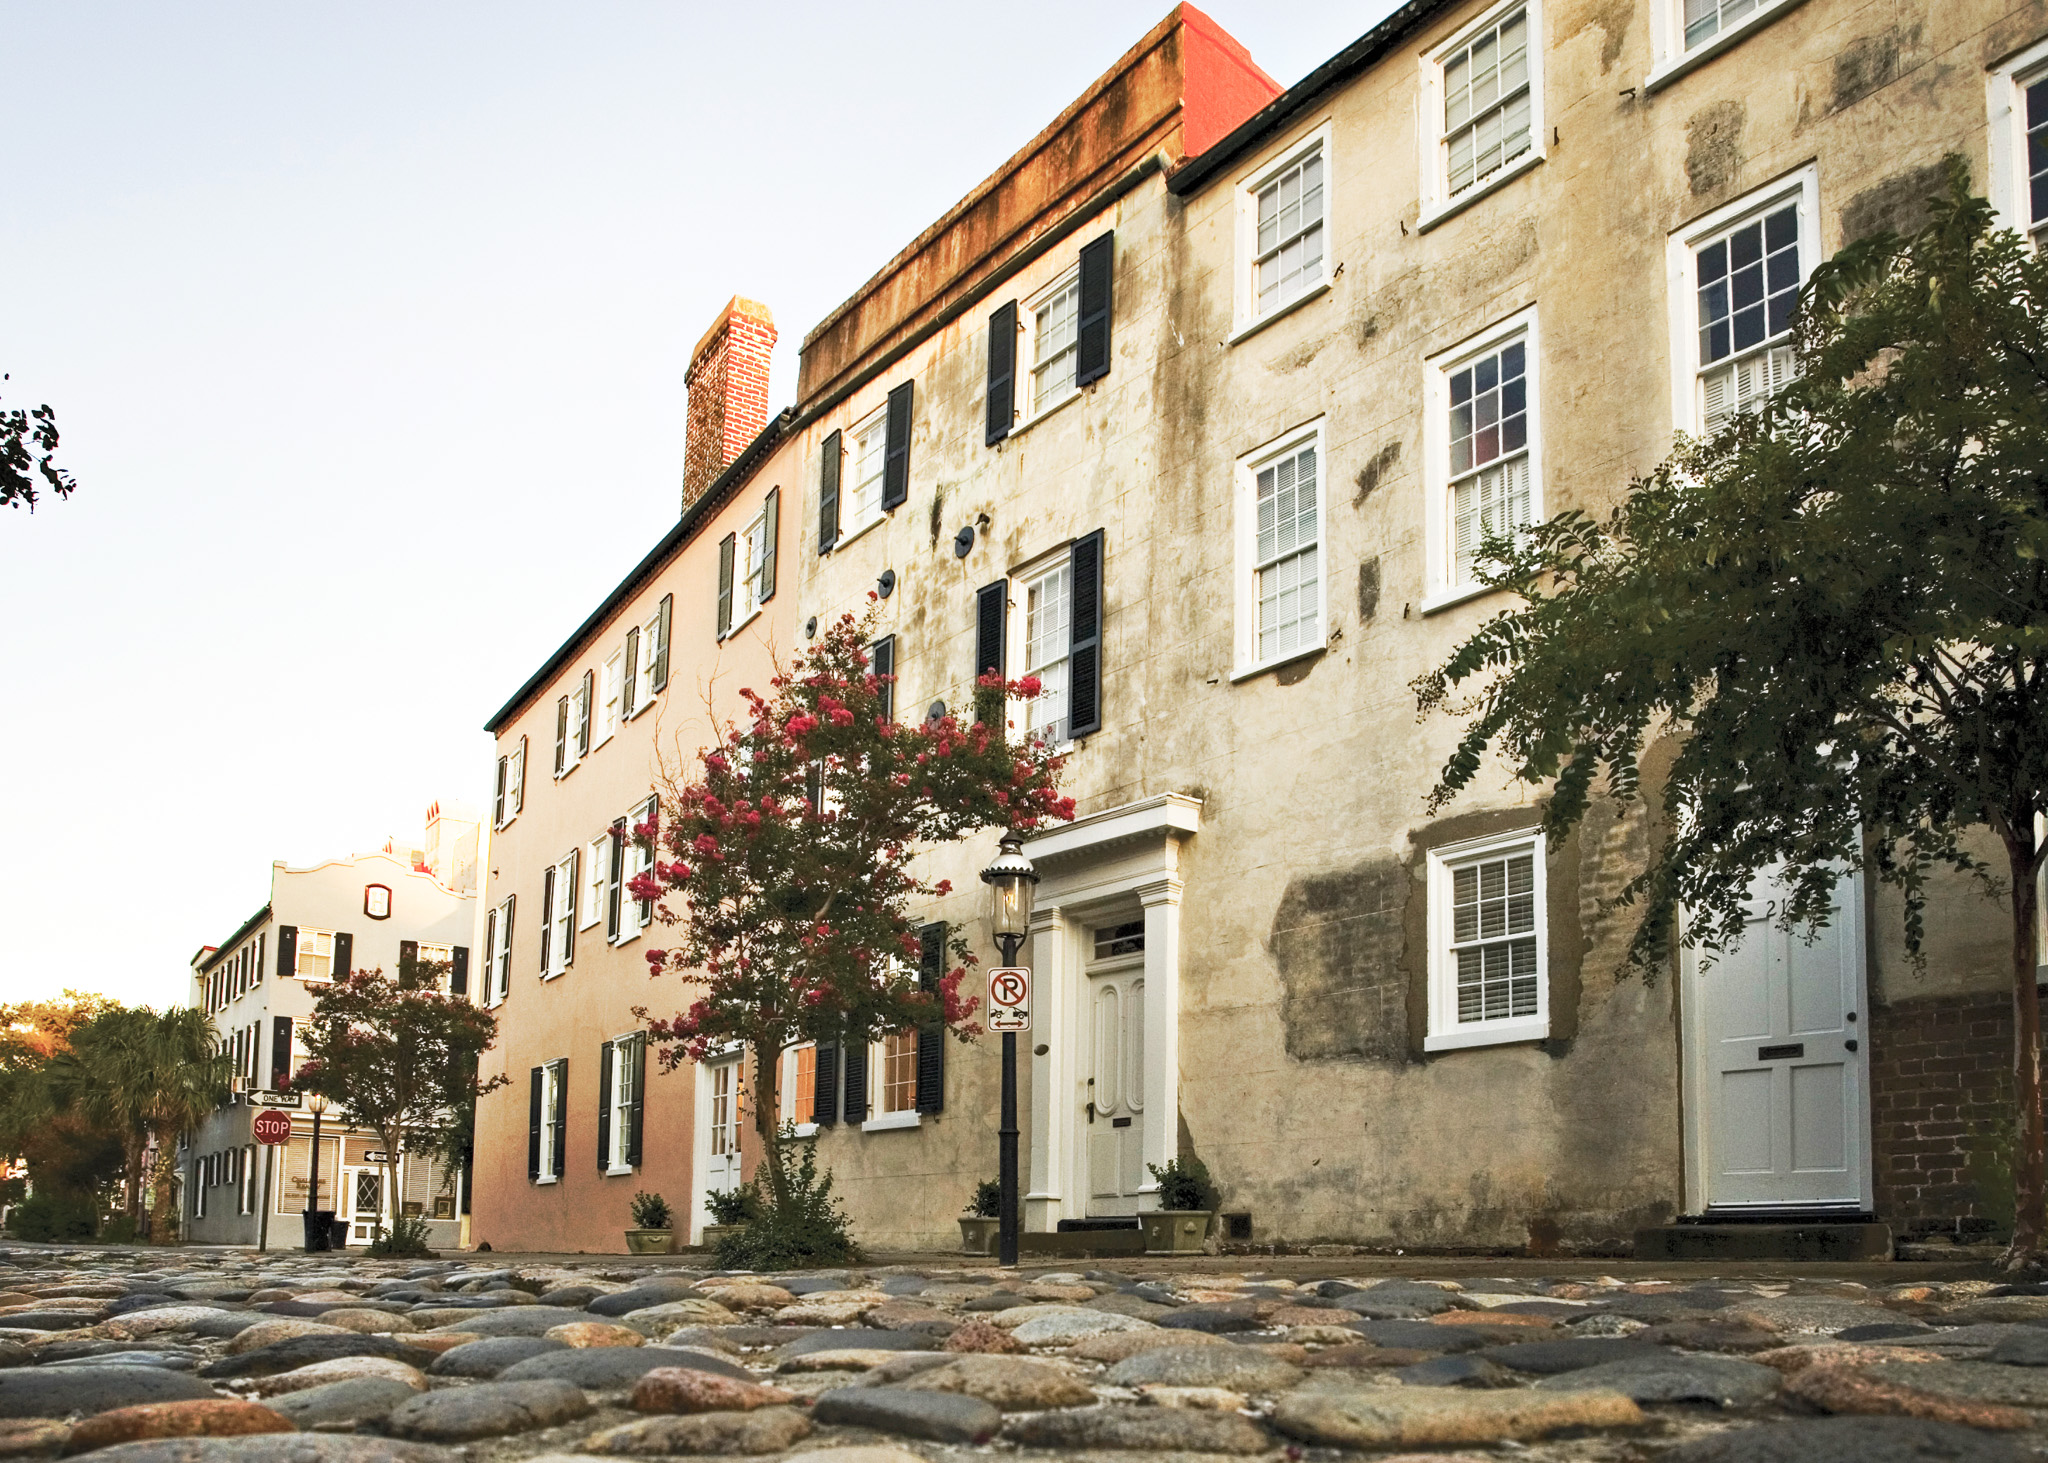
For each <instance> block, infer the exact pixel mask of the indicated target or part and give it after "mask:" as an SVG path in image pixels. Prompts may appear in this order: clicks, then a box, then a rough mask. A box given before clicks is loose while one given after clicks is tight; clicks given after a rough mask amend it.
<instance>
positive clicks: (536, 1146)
mask: <svg viewBox="0 0 2048 1463" xmlns="http://www.w3.org/2000/svg"><path fill="white" fill-rule="evenodd" d="M542 1071H543V1069H542V1068H540V1067H535V1068H534V1069H533V1077H532V1083H533V1085H532V1086H531V1087H530V1088H529V1089H528V1093H527V1100H526V1181H527V1182H528V1183H532V1182H533V1181H534V1180H536V1179H538V1178H539V1177H540V1086H541V1073H542Z"/></svg>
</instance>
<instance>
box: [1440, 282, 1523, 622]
mask: <svg viewBox="0 0 2048 1463" xmlns="http://www.w3.org/2000/svg"><path fill="white" fill-rule="evenodd" d="M1517 337H1520V338H1521V339H1522V340H1523V341H1525V342H1526V343H1527V346H1528V351H1527V361H1528V369H1527V374H1526V378H1525V379H1526V380H1527V382H1528V386H1527V391H1528V418H1529V441H1528V448H1527V452H1528V458H1527V460H1528V464H1529V522H1530V523H1532V524H1535V523H1541V522H1542V521H1543V410H1542V386H1543V349H1542V339H1541V333H1540V331H1539V329H1538V325H1537V318H1536V306H1534V305H1530V306H1528V307H1527V308H1525V309H1521V310H1517V311H1516V312H1515V313H1514V314H1512V315H1510V316H1508V317H1507V318H1506V319H1504V320H1498V321H1496V322H1494V323H1493V324H1492V325H1489V326H1487V327H1486V328H1485V329H1484V330H1482V331H1480V332H1479V333H1478V334H1477V335H1472V336H1467V337H1466V338H1465V339H1464V340H1461V341H1459V342H1458V343H1457V344H1456V345H1454V346H1452V347H1451V348H1450V349H1448V350H1445V351H1440V352H1438V353H1437V354H1436V355H1433V356H1431V357H1430V358H1429V359H1428V360H1426V361H1424V362H1423V379H1422V398H1423V417H1422V450H1423V475H1422V476H1423V483H1424V485H1425V488H1426V491H1427V494H1428V496H1427V498H1426V500H1425V502H1424V505H1423V539H1424V544H1425V547H1426V549H1427V550H1428V554H1429V567H1428V573H1427V575H1426V576H1425V578H1424V581H1423V584H1424V598H1423V601H1422V605H1421V612H1422V613H1423V614H1425V615H1428V614H1434V613H1435V612H1436V611H1438V610H1441V609H1448V608H1449V607H1450V606H1452V605H1455V604H1463V603H1464V602H1465V601H1466V600H1468V599H1474V598H1476V597H1478V596H1479V595H1482V594H1489V593H1491V592H1492V590H1491V588H1490V587H1489V586H1487V585H1485V584H1482V583H1479V582H1477V581H1471V582H1466V583H1460V582H1458V578H1457V569H1456V563H1457V522H1456V515H1455V513H1454V511H1453V508H1452V492H1453V487H1454V484H1453V482H1452V476H1451V377H1452V376H1454V375H1455V374H1457V372H1459V371H1460V370H1462V369H1464V367H1465V366H1467V365H1468V364H1470V363H1471V362H1472V361H1473V360H1475V359H1477V358H1479V357H1481V356H1486V355H1491V354H1492V353H1493V352H1495V351H1498V350H1500V349H1501V348H1502V347H1504V346H1506V345H1509V344H1511V343H1513V341H1514V340H1515V339H1516V338H1517ZM1494 460H1495V461H1496V462H1498V461H1503V460H1505V455H1504V456H1503V457H1501V458H1496V459H1494ZM1461 476H1469V474H1461Z"/></svg>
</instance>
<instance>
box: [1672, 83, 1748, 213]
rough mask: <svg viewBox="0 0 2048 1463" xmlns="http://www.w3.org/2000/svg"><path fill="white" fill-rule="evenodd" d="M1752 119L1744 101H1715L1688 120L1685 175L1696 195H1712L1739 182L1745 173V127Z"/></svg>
mask: <svg viewBox="0 0 2048 1463" xmlns="http://www.w3.org/2000/svg"><path fill="white" fill-rule="evenodd" d="M1748 119H1749V112H1748V109H1747V108H1745V107H1744V106H1743V105H1742V103H1741V102H1715V103H1714V104H1713V105H1712V106H1710V107H1702V108H1700V110H1699V111H1697V112H1694V113H1693V114H1692V116H1691V117H1689V118H1687V119H1686V123H1685V144H1686V146H1685V176H1686V179H1687V181H1689V182H1690V183H1691V184H1692V194H1693V197H1695V198H1710V197H1712V196H1713V195H1715V194H1717V193H1721V192H1724V191H1725V190H1727V189H1729V188H1732V187H1734V186H1735V181H1736V179H1737V178H1738V177H1740V176H1741V174H1742V127H1743V123H1745V122H1746V121H1747V120H1748Z"/></svg>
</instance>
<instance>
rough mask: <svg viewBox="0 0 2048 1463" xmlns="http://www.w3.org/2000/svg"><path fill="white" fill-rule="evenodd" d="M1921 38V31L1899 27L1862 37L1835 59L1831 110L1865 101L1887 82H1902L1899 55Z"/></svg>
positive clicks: (1843, 49)
mask: <svg viewBox="0 0 2048 1463" xmlns="http://www.w3.org/2000/svg"><path fill="white" fill-rule="evenodd" d="M1919 38H1920V28H1919V27H1918V26H1915V27H1913V29H1912V30H1911V31H1901V30H1899V29H1897V28H1896V27H1895V28H1893V29H1891V30H1887V31H1882V32H1880V33H1878V34H1877V35H1874V36H1858V37H1857V38H1856V39H1855V40H1853V41H1851V42H1849V44H1848V45H1846V46H1844V47H1843V48H1842V49H1841V50H1840V51H1839V52H1837V53H1836V55H1835V93H1834V96H1833V97H1832V98H1831V99H1830V100H1829V102H1828V110H1829V111H1832V112H1839V111H1841V110H1842V108H1844V107H1847V106H1852V105H1854V104H1855V103H1857V102H1860V101H1862V100H1863V99H1864V98H1865V97H1867V96H1869V95H1870V94H1871V93H1872V92H1874V91H1876V90H1877V89H1878V88H1879V87H1881V86H1883V85H1885V84H1886V83H1887V82H1892V81H1896V80H1898V76H1899V53H1900V51H1901V50H1904V49H1905V48H1907V47H1909V46H1911V45H1913V44H1914V43H1915V42H1917V41H1918V40H1919Z"/></svg>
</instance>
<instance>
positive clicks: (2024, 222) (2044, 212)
mask: <svg viewBox="0 0 2048 1463" xmlns="http://www.w3.org/2000/svg"><path fill="white" fill-rule="evenodd" d="M1991 201H1992V202H1993V203H1994V204H1996V205H1997V207H1998V211H1999V214H2000V218H1999V222H2000V223H2001V224H2002V225H2004V226H2005V227H2007V228H2014V229H2018V230H2019V231H2020V232H2021V233H2023V234H2025V235H2027V237H2028V238H2030V239H2032V240H2033V243H2034V248H2035V249H2036V250H2044V249H2048V40H2042V41H2037V42H2036V43H2035V44H2033V45H2031V46H2029V47H2028V48H2027V49H2026V50H2024V51H2022V52H2020V53H2019V54H2018V55H2017V56H2014V57H2012V58H2011V59H2009V60H2008V61H2006V62H2005V63H2004V64H2003V65H2002V66H2000V67H1998V68H1997V70H1996V71H1994V72H1993V73H1992V77H1991Z"/></svg>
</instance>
